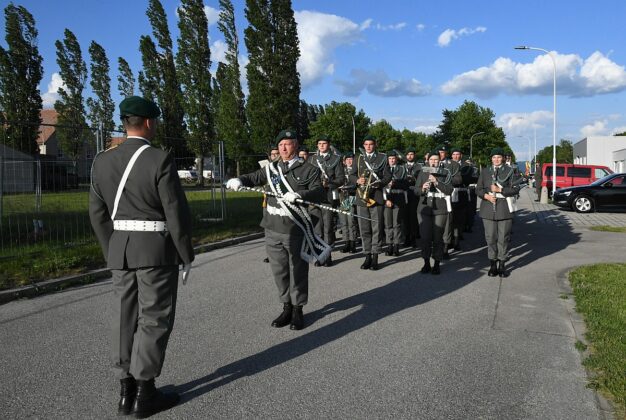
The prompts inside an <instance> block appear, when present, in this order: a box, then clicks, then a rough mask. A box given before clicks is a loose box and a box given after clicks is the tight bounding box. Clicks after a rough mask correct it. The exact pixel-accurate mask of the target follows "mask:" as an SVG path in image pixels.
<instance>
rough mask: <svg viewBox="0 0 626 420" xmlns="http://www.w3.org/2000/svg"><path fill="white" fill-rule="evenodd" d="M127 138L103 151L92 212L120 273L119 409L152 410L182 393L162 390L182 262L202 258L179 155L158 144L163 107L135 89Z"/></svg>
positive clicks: (140, 413)
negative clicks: (195, 249) (178, 164)
mask: <svg viewBox="0 0 626 420" xmlns="http://www.w3.org/2000/svg"><path fill="white" fill-rule="evenodd" d="M120 114H121V118H122V123H123V124H124V128H125V129H126V133H127V139H126V141H124V143H122V144H121V145H120V146H118V147H116V148H112V149H109V150H107V151H106V152H103V153H100V154H98V155H97V156H96V158H95V160H94V163H93V166H92V171H91V177H92V178H91V179H92V181H91V190H90V194H89V217H90V219H91V224H92V226H93V229H94V231H95V233H96V236H97V237H98V241H99V242H100V245H101V247H102V251H103V253H104V257H105V259H106V261H107V267H108V268H110V269H111V274H112V276H113V305H112V306H113V308H114V312H115V316H114V319H113V356H114V362H115V367H116V368H117V370H118V371H119V378H120V382H121V392H120V395H121V398H120V401H119V405H118V413H119V414H131V413H132V414H133V415H134V416H135V417H137V418H143V417H148V416H150V415H152V414H154V413H157V412H159V411H163V410H166V409H169V408H171V407H173V406H174V405H176V404H177V403H178V401H179V399H180V398H179V396H178V394H173V393H172V394H165V393H162V392H161V391H159V390H157V389H156V388H155V385H154V379H155V378H156V377H157V376H159V374H160V373H161V368H162V366H163V361H164V359H165V349H166V347H167V342H168V339H169V336H170V333H171V331H172V327H173V324H174V315H175V313H176V295H177V291H178V265H179V264H181V263H182V264H183V265H184V272H183V282H185V281H186V280H187V277H188V276H189V271H190V268H191V262H192V261H193V259H194V253H193V248H192V246H191V214H190V212H189V206H188V204H187V199H186V198H185V193H184V192H183V190H182V188H181V185H180V180H179V178H178V173H177V171H176V166H175V164H174V159H173V158H172V156H171V155H170V154H168V153H166V152H164V151H163V150H161V149H157V148H155V147H151V146H150V141H151V140H152V139H153V138H154V136H155V134H156V125H157V118H158V117H159V115H160V110H159V108H158V107H157V105H156V104H155V103H153V102H151V101H148V100H146V99H144V98H140V97H138V96H131V97H128V98H126V99H124V100H123V101H122V103H120Z"/></svg>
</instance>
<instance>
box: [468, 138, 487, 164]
mask: <svg viewBox="0 0 626 420" xmlns="http://www.w3.org/2000/svg"><path fill="white" fill-rule="evenodd" d="M480 134H485V132H484V131H479V132H478V133H474V134H472V137H470V159H472V139H473V138H474V136H478V135H480Z"/></svg>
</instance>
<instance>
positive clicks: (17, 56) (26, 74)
mask: <svg viewBox="0 0 626 420" xmlns="http://www.w3.org/2000/svg"><path fill="white" fill-rule="evenodd" d="M4 16H5V40H6V44H7V49H5V48H3V47H2V46H0V115H2V120H3V121H2V125H1V127H2V131H3V133H2V134H3V137H4V139H3V143H4V144H6V145H7V146H9V147H12V148H14V149H16V150H19V151H21V152H24V153H27V154H35V153H37V150H38V149H37V147H38V146H37V137H38V135H39V124H41V108H42V103H41V95H40V92H39V82H41V79H42V77H43V67H42V64H41V63H42V61H43V59H42V58H41V55H39V49H38V47H37V29H36V28H35V19H34V18H33V16H32V15H31V14H30V13H29V12H28V10H26V9H25V8H24V7H23V6H14V5H13V3H10V4H9V5H8V6H7V7H5V9H4Z"/></svg>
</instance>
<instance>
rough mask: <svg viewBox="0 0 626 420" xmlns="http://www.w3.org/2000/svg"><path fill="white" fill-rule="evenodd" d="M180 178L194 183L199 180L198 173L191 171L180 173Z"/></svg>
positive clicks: (183, 170)
mask: <svg viewBox="0 0 626 420" xmlns="http://www.w3.org/2000/svg"><path fill="white" fill-rule="evenodd" d="M178 178H180V179H181V180H183V181H187V182H193V181H197V180H198V173H197V172H196V171H194V170H191V169H182V170H179V171H178Z"/></svg>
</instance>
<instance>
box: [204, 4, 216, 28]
mask: <svg viewBox="0 0 626 420" xmlns="http://www.w3.org/2000/svg"><path fill="white" fill-rule="evenodd" d="M204 14H205V15H206V18H207V20H208V21H209V26H211V25H214V24H216V23H217V22H218V21H219V20H220V11H219V10H218V9H214V8H212V7H211V6H206V5H205V6H204Z"/></svg>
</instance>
